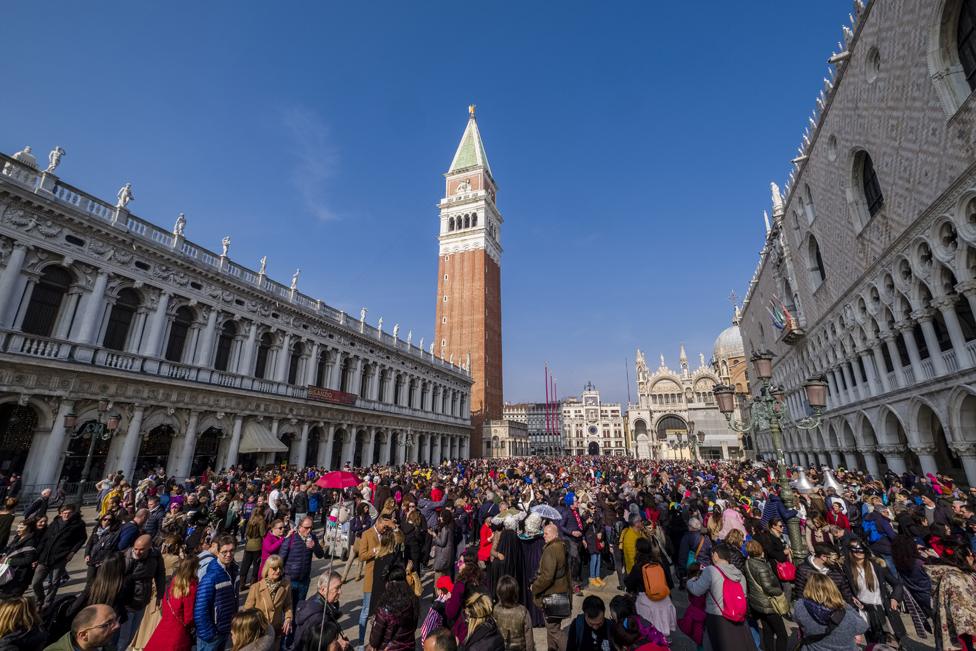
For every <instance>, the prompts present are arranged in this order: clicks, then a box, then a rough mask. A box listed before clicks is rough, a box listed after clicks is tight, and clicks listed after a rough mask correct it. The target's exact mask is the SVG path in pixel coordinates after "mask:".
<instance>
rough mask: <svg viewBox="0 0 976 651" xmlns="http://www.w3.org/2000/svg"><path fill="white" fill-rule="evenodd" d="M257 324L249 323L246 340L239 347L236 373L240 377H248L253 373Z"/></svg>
mask: <svg viewBox="0 0 976 651" xmlns="http://www.w3.org/2000/svg"><path fill="white" fill-rule="evenodd" d="M257 340H258V324H257V323H255V322H254V321H252V322H251V327H250V328H248V331H247V340H246V341H245V342H244V344H243V345H242V346H241V358H240V361H239V362H238V364H237V372H238V373H239V374H240V375H250V374H251V373H253V372H254V351H256V350H257Z"/></svg>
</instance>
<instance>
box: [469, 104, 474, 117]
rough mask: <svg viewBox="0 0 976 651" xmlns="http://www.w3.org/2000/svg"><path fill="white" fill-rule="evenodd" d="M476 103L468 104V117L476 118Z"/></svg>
mask: <svg viewBox="0 0 976 651" xmlns="http://www.w3.org/2000/svg"><path fill="white" fill-rule="evenodd" d="M474 106H475V105H474V104H468V117H469V118H472V119H474Z"/></svg>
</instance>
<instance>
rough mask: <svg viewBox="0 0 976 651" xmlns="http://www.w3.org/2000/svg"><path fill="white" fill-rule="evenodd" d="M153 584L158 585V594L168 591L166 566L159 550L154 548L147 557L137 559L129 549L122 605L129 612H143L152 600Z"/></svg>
mask: <svg viewBox="0 0 976 651" xmlns="http://www.w3.org/2000/svg"><path fill="white" fill-rule="evenodd" d="M153 583H155V584H156V594H157V595H161V594H163V592H164V591H165V590H166V565H165V564H164V563H163V557H162V555H161V554H160V553H159V550H157V549H155V548H152V549H150V550H149V552H148V553H147V554H146V555H145V556H143V557H142V558H139V559H136V558H134V557H133V555H132V550H131V549H129V550H128V551H127V552H126V553H125V579H124V580H123V581H122V599H123V602H122V603H124V604H125V606H126V608H128V609H129V610H142V609H143V608H145V607H146V605H147V604H148V603H149V600H150V599H151V598H152V594H153V593H152V587H153Z"/></svg>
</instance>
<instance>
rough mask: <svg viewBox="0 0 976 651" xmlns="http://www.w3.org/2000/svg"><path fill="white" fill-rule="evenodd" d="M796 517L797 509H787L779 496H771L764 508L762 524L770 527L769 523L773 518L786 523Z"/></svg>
mask: <svg viewBox="0 0 976 651" xmlns="http://www.w3.org/2000/svg"><path fill="white" fill-rule="evenodd" d="M795 517H796V509H787V508H786V505H785V504H783V500H781V499H780V497H779V495H770V496H769V499H768V500H766V505H765V506H763V513H762V523H763V524H764V525H767V526H768V525H769V521H770V520H772V519H773V518H779V519H780V520H782V521H783V522H786V521H787V520H789V519H790V518H795Z"/></svg>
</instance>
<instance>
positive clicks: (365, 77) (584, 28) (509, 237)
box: [0, 0, 851, 401]
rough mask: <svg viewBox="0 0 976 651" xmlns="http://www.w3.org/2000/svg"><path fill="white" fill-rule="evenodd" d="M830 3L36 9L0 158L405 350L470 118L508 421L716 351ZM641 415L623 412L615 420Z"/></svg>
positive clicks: (422, 313)
mask: <svg viewBox="0 0 976 651" xmlns="http://www.w3.org/2000/svg"><path fill="white" fill-rule="evenodd" d="M850 9H851V3H850V2H849V1H847V0H844V1H841V0H818V1H817V2H803V3H800V2H772V1H765V0H763V1H760V0H750V1H749V2H738V3H729V2H700V3H685V2H663V1H660V0H658V1H654V2H615V3H606V2H603V3H597V2H592V3H585V2H564V3H543V2H501V3H487V4H486V3H435V2H382V3H366V2H346V3H334V2H329V3H327V2H311V1H309V2H304V3H298V2H293V3H283V2H277V3H260V4H259V3H242V2H230V1H224V2H207V3H188V2H184V3H110V2H100V3H96V4H91V3H54V4H52V3H35V2H21V3H13V4H9V5H8V6H6V7H5V10H4V14H5V15H4V20H3V28H2V33H3V40H4V50H5V52H6V53H7V55H8V56H7V59H8V63H9V65H7V66H6V67H5V73H4V75H5V80H4V81H5V83H4V93H3V99H2V101H0V124H2V125H3V128H2V129H0V149H2V150H3V151H4V152H6V153H12V152H14V151H16V150H18V149H20V148H21V147H22V146H23V145H25V144H30V145H31V146H32V147H33V148H34V150H35V152H36V153H37V154H38V155H39V158H44V159H46V155H47V152H48V151H49V150H50V149H51V148H52V147H53V146H54V145H60V146H62V147H64V149H65V150H66V152H67V154H66V156H65V158H64V160H63V161H62V164H61V167H60V169H59V173H60V174H61V176H62V177H63V178H64V179H65V180H67V181H68V182H70V183H72V184H74V185H77V186H79V187H81V188H83V189H86V190H88V191H90V192H92V193H95V194H97V195H99V196H102V197H105V198H112V197H114V196H115V192H116V191H117V189H118V188H119V186H120V185H121V184H122V182H124V181H131V182H132V183H133V189H134V192H135V196H136V200H135V201H134V202H133V203H132V204H131V205H130V208H131V209H132V211H133V212H134V213H136V214H138V215H140V216H141V217H143V218H146V219H149V220H151V221H154V222H156V223H159V224H162V225H165V226H167V227H168V226H170V225H171V224H172V222H173V221H174V219H175V217H176V215H177V213H178V212H180V211H183V212H185V213H186V215H187V219H188V225H187V231H186V232H187V236H188V238H189V239H191V240H193V241H195V242H198V243H201V244H203V245H206V246H209V247H210V248H211V249H217V250H219V242H220V239H221V237H223V236H224V235H226V234H230V235H231V238H232V240H233V243H232V245H231V257H232V258H234V259H235V260H238V261H240V262H241V263H243V264H249V265H251V266H252V268H254V267H256V265H257V260H258V258H260V257H261V256H262V255H267V256H268V259H269V272H270V273H271V275H272V276H273V277H275V278H277V279H278V280H281V281H283V282H288V280H289V279H290V277H291V274H292V272H293V271H294V270H295V268H296V267H301V268H302V277H301V283H300V288H301V289H302V290H303V291H305V292H307V293H310V294H312V295H313V296H317V297H321V298H322V299H324V300H325V301H326V302H328V303H329V304H331V305H334V306H336V307H339V308H342V309H345V310H346V311H348V312H350V313H356V314H358V311H359V308H360V307H361V306H364V305H365V306H367V307H368V308H369V318H370V320H371V322H374V323H375V320H376V319H377V318H378V317H380V316H382V317H383V318H384V323H385V324H389V325H392V324H393V323H395V322H399V323H400V324H401V331H402V332H403V333H405V332H406V331H407V330H408V329H412V330H413V332H414V339H415V341H416V340H418V339H419V338H420V337H421V336H424V337H425V338H426V339H427V340H428V341H429V340H430V337H431V334H432V333H433V329H434V309H435V300H436V297H435V294H436V273H437V241H436V235H437V220H438V216H437V209H436V207H435V205H436V203H437V201H438V200H439V198H440V197H441V196H442V195H443V192H444V187H443V177H442V174H443V173H444V171H445V170H446V169H447V166H448V165H449V163H450V160H451V157H452V155H453V153H454V150H455V148H456V147H457V144H458V141H459V139H460V137H461V133H462V131H463V129H464V125H465V121H466V118H467V105H468V104H469V103H475V104H477V105H478V117H479V126H480V127H481V132H482V136H483V138H484V141H485V147H486V149H487V152H488V157H489V160H490V161H491V165H492V170H493V172H494V174H495V178H496V180H497V181H498V184H499V188H500V189H499V194H498V204H499V207H500V209H501V211H502V213H503V215H504V217H505V220H506V221H505V224H504V226H503V229H502V244H503V246H504V248H505V252H504V256H503V263H502V283H503V287H502V297H503V314H504V322H503V337H504V356H505V359H504V366H505V398H506V400H512V401H515V400H541V399H542V397H543V381H542V378H543V364H544V362H545V361H546V360H548V361H549V363H550V365H551V367H552V368H553V369H554V373H555V375H556V377H557V380H558V383H559V391H560V394H561V395H566V394H567V393H571V392H572V393H578V392H579V391H580V390H581V388H582V386H583V384H584V383H585V382H587V381H588V380H592V381H593V382H594V383H595V384H597V385H598V387H600V388H601V389H602V391H603V394H604V399H613V400H626V398H627V386H626V381H625V365H626V366H627V367H629V369H630V378H631V382H633V377H634V372H633V358H634V350H635V348H636V347H638V346H639V347H640V348H642V349H643V350H645V351H646V353H647V354H648V358H649V360H656V359H657V357H658V354H659V353H664V354H665V356H666V359H667V361H668V362H669V363H670V365H671V366H672V367H676V366H677V356H678V352H677V351H678V345H679V343H681V342H683V343H684V344H685V346H686V348H687V350H688V354H689V357H691V358H692V361H693V362H694V363H695V364H697V358H698V352H699V351H701V352H704V353H705V355H706V358H708V357H710V352H711V346H712V342H713V341H714V338H715V337H716V335H717V334H718V333H719V332H720V331H721V330H722V329H723V328H725V327H726V326H727V325H728V322H729V319H730V313H731V306H730V303H729V300H728V296H729V294H730V292H731V291H733V290H735V291H736V292H737V293H738V294H739V296H740V297H741V296H742V295H743V293H744V290H745V287H746V285H747V283H748V280H749V278H750V276H751V274H752V272H753V269H754V267H755V264H756V261H757V256H758V249H759V246H760V244H761V240H762V237H763V235H762V210H763V209H764V208H766V207H767V206H768V204H769V190H768V188H769V182H770V180H776V181H777V182H779V183H780V184H782V182H783V179H784V178H785V176H786V174H788V172H789V160H790V158H792V157H793V156H795V152H796V147H797V144H798V143H799V139H800V136H801V133H802V130H803V127H804V125H805V123H806V121H807V116H808V115H809V114H810V110H811V108H812V107H813V105H814V102H815V97H816V94H817V92H818V90H819V89H820V86H821V83H822V81H821V80H822V78H823V77H824V76H825V74H826V73H827V64H826V59H827V57H828V56H829V55H830V52H831V50H832V48H836V42H837V41H838V39H839V38H840V25H841V23H842V22H843V21H845V20H846V17H847V13H848V12H849V11H850ZM634 393H635V391H634V389H633V388H631V395H632V396H633V394H634Z"/></svg>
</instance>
